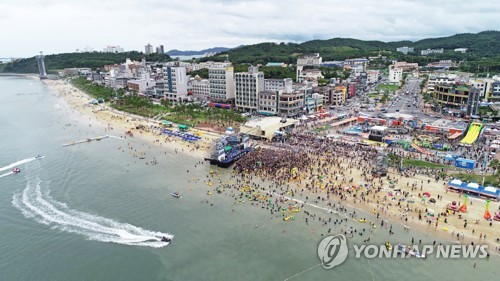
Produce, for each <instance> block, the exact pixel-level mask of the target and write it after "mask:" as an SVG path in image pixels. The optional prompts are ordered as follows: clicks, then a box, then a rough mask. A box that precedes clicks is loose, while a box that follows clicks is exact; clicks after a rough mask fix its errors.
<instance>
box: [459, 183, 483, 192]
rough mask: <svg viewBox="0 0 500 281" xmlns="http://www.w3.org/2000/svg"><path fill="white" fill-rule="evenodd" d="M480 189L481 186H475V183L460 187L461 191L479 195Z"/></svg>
mask: <svg viewBox="0 0 500 281" xmlns="http://www.w3.org/2000/svg"><path fill="white" fill-rule="evenodd" d="M480 187H481V186H480V185H479V184H477V183H475V182H471V183H469V184H467V185H464V186H462V189H463V190H465V191H470V192H475V193H479V191H480V190H481V189H480Z"/></svg>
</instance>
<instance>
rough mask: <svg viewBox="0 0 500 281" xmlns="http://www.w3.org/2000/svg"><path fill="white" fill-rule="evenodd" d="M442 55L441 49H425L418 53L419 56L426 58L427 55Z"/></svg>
mask: <svg viewBox="0 0 500 281" xmlns="http://www.w3.org/2000/svg"><path fill="white" fill-rule="evenodd" d="M442 53H444V50H443V48H441V49H427V50H422V51H420V54H421V55H422V56H427V55H431V54H442Z"/></svg>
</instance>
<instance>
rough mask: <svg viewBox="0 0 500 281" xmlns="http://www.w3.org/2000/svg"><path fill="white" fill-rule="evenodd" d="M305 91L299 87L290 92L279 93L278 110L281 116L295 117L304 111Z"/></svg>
mask: <svg viewBox="0 0 500 281" xmlns="http://www.w3.org/2000/svg"><path fill="white" fill-rule="evenodd" d="M304 97H305V92H304V91H303V90H300V89H297V90H293V91H292V92H290V93H285V92H281V94H280V95H279V103H278V111H279V115H280V116H286V117H295V116H299V115H300V113H302V110H303V108H304Z"/></svg>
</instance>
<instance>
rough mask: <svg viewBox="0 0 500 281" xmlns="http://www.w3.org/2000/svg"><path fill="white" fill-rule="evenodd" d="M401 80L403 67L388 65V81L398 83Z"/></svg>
mask: <svg viewBox="0 0 500 281" xmlns="http://www.w3.org/2000/svg"><path fill="white" fill-rule="evenodd" d="M401 80H403V69H402V68H400V67H396V66H395V65H389V82H391V83H399V82H401Z"/></svg>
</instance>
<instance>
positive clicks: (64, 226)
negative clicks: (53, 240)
mask: <svg viewBox="0 0 500 281" xmlns="http://www.w3.org/2000/svg"><path fill="white" fill-rule="evenodd" d="M49 192H50V191H49V190H48V189H46V190H45V189H43V188H42V187H41V181H40V179H38V178H37V179H35V180H30V179H28V183H27V184H26V188H25V189H24V190H23V191H21V192H19V193H16V194H14V196H13V198H12V204H13V205H14V206H15V207H16V208H18V209H19V210H21V212H22V213H23V215H24V216H25V217H27V218H32V219H34V220H36V221H37V222H39V223H42V224H46V225H50V226H52V227H53V228H56V229H60V230H63V231H67V232H72V233H77V234H80V235H84V236H86V237H87V238H88V239H90V240H95V241H101V242H112V243H117V244H124V245H133V246H148V247H153V248H161V247H164V246H167V245H168V244H169V243H167V242H161V238H160V237H163V236H165V237H168V238H170V239H172V238H173V236H172V235H170V234H168V233H162V232H156V231H150V230H145V229H142V228H140V227H137V226H134V225H131V224H128V223H121V222H117V221H114V220H111V219H107V218H103V217H99V216H96V215H92V214H88V213H84V212H79V211H76V210H72V209H70V208H68V207H67V206H66V204H64V203H61V202H58V201H55V200H54V199H53V198H52V197H51V196H50V194H49Z"/></svg>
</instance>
